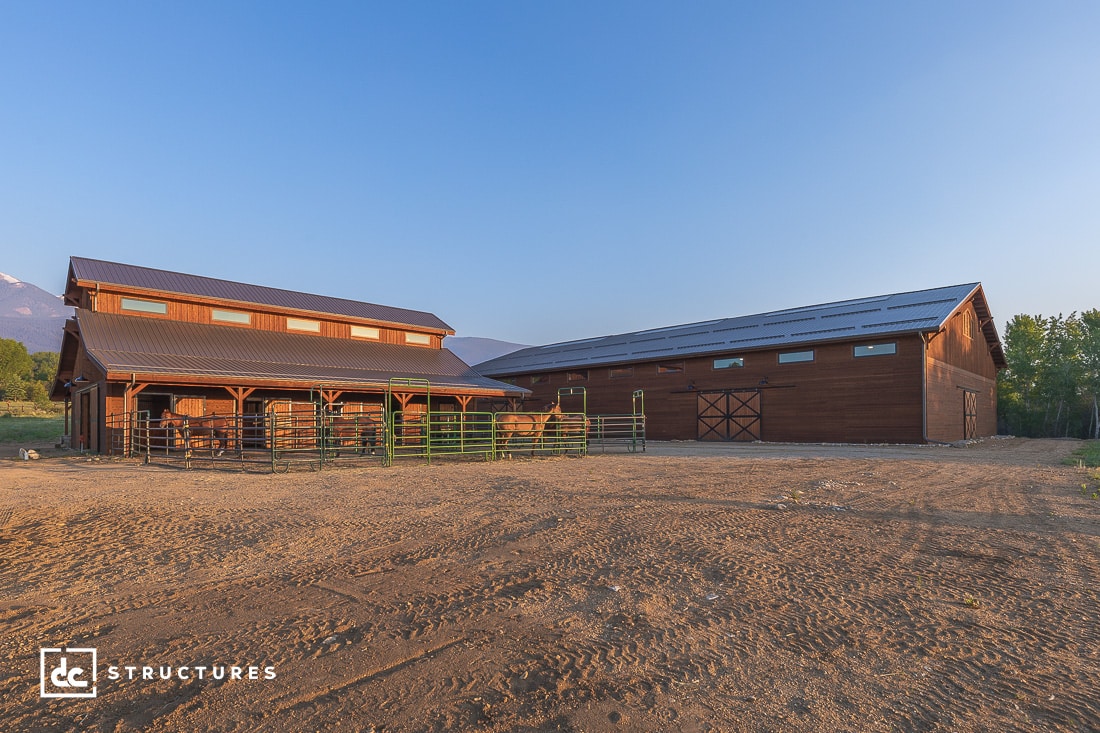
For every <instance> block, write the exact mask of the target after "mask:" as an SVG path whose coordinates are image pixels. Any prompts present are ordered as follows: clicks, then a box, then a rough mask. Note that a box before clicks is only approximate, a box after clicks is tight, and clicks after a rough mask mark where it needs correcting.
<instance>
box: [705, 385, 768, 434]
mask: <svg viewBox="0 0 1100 733" xmlns="http://www.w3.org/2000/svg"><path fill="white" fill-rule="evenodd" d="M697 405H698V415H699V419H698V423H697V426H698V427H697V434H696V437H697V438H698V439H699V440H708V441H730V440H743V441H751V440H760V435H761V430H760V427H761V412H760V390H758V389H723V390H716V391H709V390H708V391H704V392H699V395H698V398H697Z"/></svg>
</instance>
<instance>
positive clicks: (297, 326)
mask: <svg viewBox="0 0 1100 733" xmlns="http://www.w3.org/2000/svg"><path fill="white" fill-rule="evenodd" d="M286 330H288V331H298V332H299V333H321V322H320V321H315V320H313V319H311V318H292V317H291V316H287V317H286Z"/></svg>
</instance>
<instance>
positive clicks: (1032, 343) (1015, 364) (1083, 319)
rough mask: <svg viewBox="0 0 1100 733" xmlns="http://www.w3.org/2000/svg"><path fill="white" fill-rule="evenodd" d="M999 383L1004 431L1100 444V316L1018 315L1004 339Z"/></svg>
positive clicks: (1094, 313) (1096, 313)
mask: <svg viewBox="0 0 1100 733" xmlns="http://www.w3.org/2000/svg"><path fill="white" fill-rule="evenodd" d="M1004 347H1005V360H1006V361H1007V362H1008V368H1007V369H1005V370H1004V371H1002V372H1001V373H1000V375H999V376H998V379H997V400H998V413H999V422H1000V425H999V430H1000V431H1001V432H1004V433H1010V434H1012V435H1022V436H1027V437H1045V438H1063V437H1065V438H1092V439H1098V438H1100V403H1098V395H1100V311H1098V310H1090V311H1085V312H1084V313H1082V314H1081V315H1077V314H1076V313H1071V314H1070V315H1069V316H1068V317H1062V316H1061V315H1058V316H1054V317H1051V318H1044V317H1042V316H1026V315H1019V316H1016V317H1015V318H1013V319H1012V320H1011V321H1009V322H1008V326H1007V327H1006V328H1005V335H1004Z"/></svg>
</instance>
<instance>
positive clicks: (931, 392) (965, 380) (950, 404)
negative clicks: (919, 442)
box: [928, 359, 997, 443]
mask: <svg viewBox="0 0 1100 733" xmlns="http://www.w3.org/2000/svg"><path fill="white" fill-rule="evenodd" d="M967 390H969V391H971V392H974V393H975V407H976V410H977V425H976V435H975V436H972V437H981V436H989V435H994V434H996V432H997V381H996V380H995V379H989V378H987V377H983V376H981V375H979V374H974V373H973V372H970V371H968V370H966V369H963V368H960V367H957V366H955V365H953V364H948V363H945V362H942V361H940V360H938V359H929V360H928V439H929V440H933V441H941V442H945V443H950V442H953V441H956V440H963V439H964V438H966V437H967V435H966V433H965V425H964V420H963V401H964V399H965V398H964V392H966V391H967Z"/></svg>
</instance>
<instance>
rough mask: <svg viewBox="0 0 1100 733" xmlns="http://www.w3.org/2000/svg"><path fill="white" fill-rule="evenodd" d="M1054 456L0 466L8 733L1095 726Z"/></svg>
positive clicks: (783, 450) (795, 450) (979, 451)
mask: <svg viewBox="0 0 1100 733" xmlns="http://www.w3.org/2000/svg"><path fill="white" fill-rule="evenodd" d="M1076 445H1077V444H1075V443H1073V442H1065V441H1027V440H1016V439H1002V440H990V441H985V442H982V443H979V444H974V445H970V446H967V447H954V448H951V447H875V446H871V447H844V446H774V445H761V446H752V445H736V446H728V445H723V446H709V445H708V446H699V445H697V444H694V443H687V444H651V445H650V446H649V450H648V451H647V452H646V453H644V454H633V455H631V454H612V453H608V454H606V455H600V454H597V455H592V456H589V457H587V458H583V459H582V458H575V457H573V458H566V457H557V458H546V459H534V460H530V459H517V460H512V461H500V462H494V463H486V462H481V461H451V462H445V461H441V462H433V463H432V465H423V464H419V463H417V464H413V463H405V464H398V465H395V466H393V467H389V468H383V467H370V468H357V469H352V468H346V469H337V470H326V471H323V472H298V473H291V474H288V475H242V474H237V473H232V472H220V471H198V470H195V471H183V470H179V469H173V468H163V467H156V466H141V465H138V464H135V463H128V462H112V461H108V460H103V461H99V462H96V461H89V460H87V459H85V458H80V457H53V458H46V459H43V460H40V461H31V462H25V463H24V462H18V461H11V460H4V461H0V629H2V635H0V690H2V693H0V694H2V700H0V721H3V723H2V725H0V727H3V728H4V729H6V730H93V731H128V730H139V729H147V730H162V731H201V730H219V731H220V730H230V731H253V730H293V731H309V730H318V731H320V730H341V731H343V730H349V731H371V730H373V731H377V732H381V731H387V732H395V731H451V730H456V731H467V730H472V731H892V730H906V731H911V730H918V731H948V730H950V731H1047V730H1062V731H1095V730H1098V729H1100V626H1098V623H1097V622H1098V618H1100V600H1098V595H1100V592H1098V589H1097V582H1098V580H1100V538H1098V534H1100V521H1098V520H1100V501H1097V500H1093V499H1091V498H1090V497H1089V496H1086V495H1083V494H1082V489H1081V486H1082V484H1083V483H1085V484H1088V485H1089V487H1090V488H1095V484H1096V481H1095V480H1094V479H1091V478H1090V477H1089V474H1088V473H1086V472H1083V471H1080V470H1078V469H1077V468H1075V467H1072V466H1066V465H1063V463H1062V461H1063V459H1064V458H1065V456H1067V455H1068V454H1069V452H1070V451H1071V450H1072V449H1073V448H1074V447H1076ZM43 647H49V648H52V647H58V648H63V647H69V648H77V649H92V648H94V649H95V650H96V651H97V660H96V662H97V666H96V669H97V676H96V679H95V685H96V692H97V696H96V697H95V698H81V699H52V698H51V699H41V698H40V692H41V691H42V689H43V687H42V686H41V685H40V673H41V671H42V669H43V667H44V668H45V669H46V677H47V682H46V683H45V685H46V687H45V689H47V690H48V691H53V692H57V691H61V692H71V691H74V690H87V689H88V688H79V687H76V686H75V685H76V684H77V683H79V682H80V681H82V680H84V679H87V672H86V671H84V672H82V673H77V674H76V676H75V677H73V676H66V674H65V672H69V673H72V672H73V668H74V667H76V666H77V663H78V662H80V663H81V664H84V665H85V666H90V665H87V660H88V654H89V653H88V652H77V651H69V652H67V653H68V655H69V656H68V658H67V660H66V666H65V667H64V668H62V667H60V663H59V657H60V655H61V654H64V652H62V653H54V652H49V653H47V655H45V656H44V655H42V654H41V652H40V649H41V648H43ZM44 659H45V663H43V660H44ZM82 660H83V661H82ZM234 666H236V667H237V668H238V669H237V670H236V672H237V674H236V675H234V671H233V669H232V668H233V667H234ZM250 667H251V668H252V669H249V668H250ZM146 668H148V669H146ZM81 669H83V667H81ZM200 669H201V671H200ZM219 669H220V670H221V672H222V674H221V677H220V678H219V677H218V675H217V672H218V670H219ZM59 670H60V672H59ZM82 674H83V675H84V676H81V675H82ZM112 674H113V677H112ZM165 676H166V677H167V679H163V678H162V677H165ZM233 676H239V677H240V679H232V677H233ZM250 676H253V677H256V679H249V677H250ZM146 677H148V678H149V679H146ZM268 677H274V678H273V679H267V678H268ZM55 681H56V682H59V683H61V684H60V685H55V684H54V682H55ZM67 681H72V682H73V686H69V687H65V686H64V683H66V682H67Z"/></svg>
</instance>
